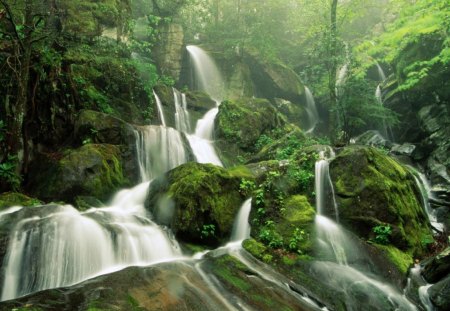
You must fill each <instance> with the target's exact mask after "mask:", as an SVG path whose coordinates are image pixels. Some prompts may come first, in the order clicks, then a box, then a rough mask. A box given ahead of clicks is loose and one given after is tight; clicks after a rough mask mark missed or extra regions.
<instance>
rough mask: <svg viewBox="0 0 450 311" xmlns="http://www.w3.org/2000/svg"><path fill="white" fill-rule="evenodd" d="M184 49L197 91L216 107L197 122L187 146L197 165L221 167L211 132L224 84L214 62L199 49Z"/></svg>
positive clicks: (191, 47)
mask: <svg viewBox="0 0 450 311" xmlns="http://www.w3.org/2000/svg"><path fill="white" fill-rule="evenodd" d="M186 49H187V50H188V52H189V55H190V57H191V60H192V64H193V66H194V71H195V80H196V81H197V83H196V86H197V89H199V90H202V91H205V92H206V93H207V94H208V95H209V96H210V97H211V98H212V99H213V100H215V101H216V107H214V108H212V109H211V110H209V111H208V112H207V113H206V114H205V115H204V117H203V118H202V119H200V120H198V121H197V125H196V127H195V133H194V134H193V135H188V140H189V144H190V145H191V148H192V151H193V152H194V155H195V157H196V159H197V162H199V163H212V164H215V165H218V166H222V162H221V161H220V159H219V157H218V155H217V153H216V150H215V149H214V142H213V140H212V139H213V132H214V120H215V118H216V115H217V113H218V112H219V108H218V106H219V105H220V102H221V101H222V99H223V94H224V82H223V78H222V75H221V74H220V71H219V69H218V68H217V66H216V64H215V63H214V60H213V59H212V58H211V57H210V56H209V55H208V54H207V53H206V52H205V51H203V50H202V49H201V48H199V47H197V46H193V45H190V46H187V47H186Z"/></svg>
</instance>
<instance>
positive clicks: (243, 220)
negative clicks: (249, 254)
mask: <svg viewBox="0 0 450 311" xmlns="http://www.w3.org/2000/svg"><path fill="white" fill-rule="evenodd" d="M251 209H252V199H251V198H250V199H248V200H246V201H245V202H244V204H242V207H241V209H240V210H239V213H238V214H237V217H236V221H235V223H234V225H233V232H232V233H231V241H232V242H242V241H243V240H245V239H248V238H249V237H250V224H249V223H248V216H249V215H250V211H251Z"/></svg>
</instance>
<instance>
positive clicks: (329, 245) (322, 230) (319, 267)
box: [313, 152, 417, 310]
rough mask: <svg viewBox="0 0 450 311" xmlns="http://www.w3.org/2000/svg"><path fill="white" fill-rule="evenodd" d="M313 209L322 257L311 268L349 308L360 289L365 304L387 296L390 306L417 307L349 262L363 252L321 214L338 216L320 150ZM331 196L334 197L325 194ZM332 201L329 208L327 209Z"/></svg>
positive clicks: (345, 233) (326, 167)
mask: <svg viewBox="0 0 450 311" xmlns="http://www.w3.org/2000/svg"><path fill="white" fill-rule="evenodd" d="M315 173H316V179H315V193H316V209H317V215H316V218H315V225H316V231H317V247H318V250H319V257H322V258H323V259H324V260H322V261H317V262H315V263H314V264H313V269H314V271H315V272H316V273H317V274H318V275H320V277H323V278H327V279H328V280H329V285H330V286H331V287H333V288H334V289H336V290H338V291H341V292H343V293H344V294H345V295H346V297H347V299H348V302H347V304H348V305H347V307H348V309H349V310H351V309H352V305H353V304H354V303H355V302H356V301H357V300H358V295H359V293H358V291H359V292H363V293H364V295H365V296H366V297H367V299H368V302H367V303H368V304H369V305H371V307H372V308H373V307H374V306H376V305H377V303H378V301H379V296H380V295H382V296H385V297H387V300H388V302H389V303H390V304H391V305H392V308H393V309H397V308H398V310H417V309H416V307H415V306H414V305H413V304H412V303H411V302H409V301H408V300H407V299H406V297H404V296H403V295H402V294H400V293H399V292H398V291H397V290H395V289H394V288H393V287H391V286H389V285H386V284H383V283H382V282H381V281H378V280H375V279H373V278H371V277H369V276H368V275H366V274H364V273H363V272H361V271H359V270H358V269H356V268H355V267H352V266H351V265H352V264H353V263H354V262H355V263H356V262H358V261H359V260H360V259H361V258H362V254H360V251H359V249H358V247H357V246H356V245H354V243H353V242H352V238H351V236H350V235H349V234H348V233H347V232H346V231H345V230H343V228H341V226H340V225H339V224H337V223H335V222H334V221H332V220H331V219H329V218H328V217H326V216H325V215H324V213H325V212H328V211H333V210H334V211H335V214H336V215H338V212H337V205H336V201H335V200H334V191H333V190H328V191H326V189H327V188H330V187H331V188H332V183H331V180H330V175H329V170H328V159H326V158H325V156H324V153H323V152H321V153H320V159H319V160H318V161H317V162H316V170H315ZM329 195H332V196H333V199H331V198H329V197H328V196H329ZM328 204H332V205H333V207H332V208H328V206H327V205H328Z"/></svg>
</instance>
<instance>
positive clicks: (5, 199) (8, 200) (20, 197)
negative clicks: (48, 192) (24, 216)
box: [0, 192, 42, 210]
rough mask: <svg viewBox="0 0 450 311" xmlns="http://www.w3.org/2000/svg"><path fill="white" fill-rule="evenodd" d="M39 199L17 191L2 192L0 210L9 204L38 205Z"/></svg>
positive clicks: (9, 205)
mask: <svg viewBox="0 0 450 311" xmlns="http://www.w3.org/2000/svg"><path fill="white" fill-rule="evenodd" d="M40 204H42V202H41V201H39V200H38V199H35V198H31V197H29V196H27V195H25V194H23V193H19V192H4V193H1V194H0V210H2V209H3V208H6V207H11V206H33V205H40Z"/></svg>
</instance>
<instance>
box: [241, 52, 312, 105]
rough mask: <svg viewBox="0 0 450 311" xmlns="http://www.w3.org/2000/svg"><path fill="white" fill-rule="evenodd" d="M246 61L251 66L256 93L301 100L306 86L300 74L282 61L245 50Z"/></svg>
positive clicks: (262, 95)
mask: <svg viewBox="0 0 450 311" xmlns="http://www.w3.org/2000/svg"><path fill="white" fill-rule="evenodd" d="M243 54H244V55H243V56H244V62H245V63H247V64H248V66H249V67H250V68H251V75H252V80H253V83H254V85H255V86H257V88H256V90H255V91H256V95H257V96H260V97H263V98H276V97H278V98H286V99H288V100H291V101H293V102H299V101H300V96H302V94H303V93H304V92H305V87H304V85H303V84H302V82H301V81H300V78H299V77H298V75H297V74H296V73H295V72H294V71H293V70H292V69H290V68H289V67H287V66H286V65H284V64H282V63H281V61H278V62H274V61H267V60H265V59H264V58H263V57H262V56H261V55H259V53H258V52H257V51H254V50H245V52H244V53H243Z"/></svg>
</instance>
